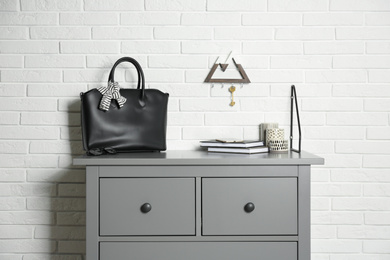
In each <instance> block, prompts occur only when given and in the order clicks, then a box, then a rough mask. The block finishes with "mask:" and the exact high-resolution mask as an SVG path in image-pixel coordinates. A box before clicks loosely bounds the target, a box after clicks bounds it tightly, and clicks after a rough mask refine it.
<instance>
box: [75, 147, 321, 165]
mask: <svg viewBox="0 0 390 260" xmlns="http://www.w3.org/2000/svg"><path fill="white" fill-rule="evenodd" d="M73 164H74V165H99V166H103V165H276V164H277V165H322V164H324V159H323V158H321V157H318V156H316V155H314V154H311V153H308V152H304V151H302V152H301V153H296V152H288V153H260V154H251V155H248V154H229V153H208V152H206V151H187V150H177V151H174V150H171V151H166V152H150V153H119V154H116V155H103V156H87V155H83V156H80V157H77V158H75V159H74V160H73Z"/></svg>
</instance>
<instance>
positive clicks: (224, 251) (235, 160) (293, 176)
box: [74, 151, 323, 260]
mask: <svg viewBox="0 0 390 260" xmlns="http://www.w3.org/2000/svg"><path fill="white" fill-rule="evenodd" d="M152 157H155V158H152ZM165 157H168V158H166V159H164V158H165ZM298 157H299V158H297V155H291V154H284V155H280V154H279V155H271V154H266V155H264V156H263V155H262V156H255V157H253V156H246V155H244V156H241V155H238V156H236V155H234V156H232V157H230V156H225V155H222V156H221V155H210V154H207V153H204V152H185V151H176V152H173V153H171V152H167V154H164V155H163V154H154V155H151V154H149V155H145V154H133V155H131V156H129V155H126V154H123V155H119V156H115V157H109V158H105V157H88V158H85V157H82V158H79V159H75V160H74V161H75V162H76V163H79V164H80V163H81V162H84V163H86V162H87V163H86V164H87V258H86V259H87V260H103V259H104V260H106V259H110V260H117V259H125V260H129V259H130V260H131V259H134V260H141V259H148V260H155V259H156V260H157V259H158V260H165V259H170V260H178V259H183V260H184V259H185V260H187V259H189V260H200V259H202V260H208V259H210V260H211V259H213V260H214V259H227V260H233V259H234V260H235V259H256V260H287V259H289V260H296V259H299V260H309V259H310V164H322V163H323V159H322V158H319V157H317V156H315V155H310V154H308V153H303V154H300V155H299V156H298ZM277 158H278V159H277ZM136 179H139V180H143V181H142V183H138V184H137V185H134V186H131V185H130V186H129V183H134V182H133V181H134V180H136ZM212 179H216V180H224V179H232V180H238V181H239V182H240V184H229V185H227V186H228V187H224V186H225V185H222V187H220V186H218V185H216V186H215V187H212V188H213V189H215V190H214V191H213V192H212V193H214V194H211V195H207V197H210V200H211V201H212V200H214V199H215V198H216V197H217V196H221V195H222V194H223V193H224V192H218V190H222V191H223V190H224V189H225V190H228V191H229V192H232V191H233V195H235V196H236V197H239V198H245V201H246V200H247V199H248V200H249V199H251V197H249V198H248V197H245V196H247V195H250V196H253V194H257V193H256V192H255V193H251V192H247V191H248V190H265V191H267V190H268V192H266V193H267V194H268V195H269V196H266V195H264V194H261V193H260V195H261V197H264V198H265V199H269V200H270V201H273V202H274V203H275V201H278V199H277V198H278V196H282V197H283V196H287V194H290V195H291V194H292V195H291V197H290V198H291V199H292V200H295V202H283V203H282V202H279V203H275V204H276V205H278V204H279V205H281V204H289V205H292V208H294V209H290V208H289V207H288V206H287V207H285V208H284V209H285V210H286V212H284V214H285V215H287V216H290V218H291V219H294V216H296V217H295V224H294V223H291V225H290V226H289V227H287V226H288V225H287V224H286V226H285V227H286V229H285V228H283V231H280V232H279V231H277V232H276V233H273V234H264V233H263V232H265V231H264V229H263V230H261V229H260V231H259V230H257V231H256V232H255V234H253V233H251V232H252V231H251V230H250V229H249V228H248V227H244V229H246V231H244V232H242V234H241V231H237V230H240V229H243V227H242V225H241V223H238V224H237V223H232V224H231V225H232V226H235V227H234V228H236V227H238V228H237V229H235V230H233V229H231V227H228V228H226V230H228V231H229V232H228V233H229V235H222V233H223V232H225V228H222V229H220V230H219V231H218V230H217V231H216V232H215V233H218V235H202V226H204V225H206V227H207V224H206V223H207V220H205V219H204V218H203V215H202V214H203V211H204V209H205V207H210V206H205V204H207V203H208V202H206V201H205V200H203V201H202V197H205V195H204V194H203V193H204V190H206V188H205V187H203V185H202V183H207V181H208V180H212ZM241 179H243V180H252V179H254V180H266V179H275V180H276V181H277V180H284V179H288V180H295V184H294V185H295V187H296V190H288V189H289V188H291V187H292V186H294V185H291V184H288V185H287V187H288V188H287V190H285V189H286V187H284V186H283V185H282V183H279V184H276V183H274V184H268V185H263V186H262V185H259V184H258V185H257V186H256V185H255V186H256V187H255V188H254V187H252V188H249V186H250V185H251V184H248V183H246V182H241V181H240V180H241ZM107 180H110V181H112V183H111V184H110V185H108V186H105V184H104V182H105V181H107ZM153 180H154V181H155V183H152V182H153ZM161 180H166V181H167V183H171V181H172V180H186V181H188V184H183V185H182V182H178V183H177V185H173V187H171V186H170V185H168V186H165V188H162V189H163V191H158V189H159V187H164V185H161ZM149 181H152V182H149ZM173 182H175V181H173ZM282 182H283V181H282ZM102 183H103V185H101V184H102ZM148 183H152V185H149V184H148ZM179 183H180V185H179ZM186 183H187V182H186ZM121 185H122V187H120V186H121ZM175 186H180V188H175ZM264 186H266V187H264ZM118 187H119V188H118ZM147 187H154V188H153V191H147V189H148V188H147ZM232 187H233V188H232ZM271 187H273V188H271ZM154 189H156V190H154ZM104 190H106V191H104ZM171 190H172V191H174V192H173V193H174V194H171V195H169V196H170V197H169V196H168V197H169V198H168V200H169V201H174V200H175V199H177V198H180V197H182V195H183V194H185V195H184V197H183V199H184V200H185V201H192V202H190V203H187V204H185V205H191V206H189V208H185V212H189V213H190V214H189V215H192V219H191V220H189V219H187V220H185V221H184V222H182V224H180V222H181V221H182V220H177V221H171V222H170V223H168V224H165V223H164V222H160V220H159V219H158V218H156V219H155V220H153V221H155V222H154V224H151V225H149V224H148V221H146V219H141V220H140V222H138V223H141V225H139V226H138V225H137V221H134V220H136V218H134V217H128V216H129V214H130V215H131V214H133V213H134V212H135V211H137V212H139V207H140V205H142V203H144V201H146V200H145V199H142V200H141V198H142V196H141V195H142V193H143V192H146V193H148V194H149V193H150V194H154V195H153V196H156V197H159V198H158V200H159V201H160V202H163V201H166V200H167V197H166V193H167V191H168V193H169V191H171ZM272 192H279V193H280V194H279V193H276V194H270V193H272ZM115 193H117V194H116V195H113V194H115ZM146 193H145V194H146ZM187 193H188V195H186V194H187ZM206 193H208V192H206ZM140 194H141V195H140ZM159 194H160V195H159ZM161 194H163V195H161ZM189 194H192V195H189ZM283 194H284V195H283ZM107 196H108V197H107ZM223 196H224V197H226V196H227V195H223ZM257 196H259V195H257ZM102 197H103V199H102ZM104 198H106V199H107V201H105V202H104V200H105V199H104ZM118 198H119V199H118ZM158 200H157V201H158ZM225 201H230V202H233V201H234V199H225ZM226 203H228V202H226ZM242 203H244V202H242ZM255 203H256V205H258V202H255ZM271 203H272V202H270V204H271ZM132 204H134V205H135V204H137V206H136V208H137V209H135V210H129V209H128V208H126V207H127V205H132ZM107 205H108V206H107ZM153 205H155V202H153V204H152V206H153ZM172 205H173V204H172V203H170V205H166V206H164V208H165V207H167V208H169V210H168V211H170V212H175V211H176V207H174V206H172ZM260 205H261V203H260ZM110 207H111V208H110ZM123 207H124V208H126V210H128V211H127V212H124V214H123V213H121V214H113V213H116V212H118V210H119V211H121V210H123V209H122V208H123ZM258 207H259V206H257V207H256V209H255V212H256V210H257V209H258ZM281 207H282V206H281ZM155 209H156V207H153V208H152V211H151V212H153V210H155ZM104 211H106V213H104V214H102V212H104ZM109 212H110V213H109ZM154 212H155V211H154ZM291 212H292V213H291ZM107 214H108V215H107ZM161 214H162V215H164V214H168V213H162V211H161V212H160V211H159V212H158V214H157V215H160V216H161ZM214 214H217V213H213V215H214ZM218 214H219V213H218ZM226 214H228V213H226V212H225V213H221V214H220V215H221V217H220V218H219V220H221V218H224V217H225V216H224V215H226ZM278 214H279V215H282V214H280V213H278ZM113 215H115V216H117V215H120V217H119V219H116V218H113V217H112V216H113ZM146 215H147V214H146ZM291 216H292V217H291ZM175 217H176V216H174V217H173V219H175ZM212 217H213V218H214V219H215V220H218V217H215V216H212ZM164 218H169V217H164ZM171 218H172V217H171ZM236 221H239V222H244V221H242V220H240V219H236ZM259 221H261V218H260V219H259ZM275 221H276V219H275ZM173 222H175V223H173ZM249 222H251V221H249ZM253 222H255V224H254V225H255V226H257V225H259V224H258V223H257V222H256V221H255V220H253ZM253 222H252V223H253ZM293 222H294V221H293ZM150 223H152V222H150ZM184 223H186V224H184ZM297 223H298V224H297ZM103 224H104V225H103ZM106 224H107V226H106ZM144 224H145V225H147V227H142V225H144ZM177 225H179V227H178V226H177ZM240 225H241V226H240ZM271 225H273V224H272V223H271ZM137 226H138V227H137ZM281 226H282V227H283V225H281ZM166 227H167V228H166ZM101 228H102V229H101ZM105 228H108V229H106V230H104V229H105ZM137 228H139V229H138V231H135V232H134V229H135V230H137ZM164 228H165V229H164ZM213 228H214V229H215V227H211V230H212V229H213ZM278 228H279V227H275V229H276V230H277V229H278ZM287 228H288V229H290V228H291V230H294V231H292V232H291V234H286V232H289V231H286V230H287ZM229 229H230V230H229ZM221 230H222V231H221ZM232 230H233V231H232ZM269 230H271V229H269ZM214 231H215V230H214ZM99 232H102V233H99ZM159 232H160V234H158V233H159ZM172 232H173V233H172ZM269 232H275V231H267V232H265V233H269ZM104 233H105V235H103V234H104ZM174 233H176V234H174ZM177 233H180V234H177ZM260 233H263V234H260ZM282 233H283V234H282ZM133 234H138V235H133ZM161 245H164V246H163V247H161ZM161 250H162V251H161ZM240 252H241V254H238V253H240ZM161 253H162V254H161Z"/></svg>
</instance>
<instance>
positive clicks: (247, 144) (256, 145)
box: [200, 139, 268, 154]
mask: <svg viewBox="0 0 390 260" xmlns="http://www.w3.org/2000/svg"><path fill="white" fill-rule="evenodd" d="M200 146H201V147H205V148H207V151H208V152H218V153H245V154H253V153H267V152H268V147H266V146H264V143H263V142H262V141H249V140H248V141H237V140H229V141H228V140H218V139H217V140H210V141H201V142H200Z"/></svg>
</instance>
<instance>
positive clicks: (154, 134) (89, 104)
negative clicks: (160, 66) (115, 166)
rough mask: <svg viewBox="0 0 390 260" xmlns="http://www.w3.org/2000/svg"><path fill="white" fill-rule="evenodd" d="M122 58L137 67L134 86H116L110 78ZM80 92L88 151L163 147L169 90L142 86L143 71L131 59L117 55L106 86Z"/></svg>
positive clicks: (117, 150) (83, 131)
mask: <svg viewBox="0 0 390 260" xmlns="http://www.w3.org/2000/svg"><path fill="white" fill-rule="evenodd" d="M125 61H126V62H130V63H132V64H133V65H134V66H135V68H136V69H137V72H138V87H137V89H120V88H119V86H118V83H116V82H115V80H114V72H115V68H116V67H117V66H118V65H119V64H120V63H122V62H125ZM80 96H81V127H82V135H83V147H84V150H86V151H87V152H88V154H93V155H99V154H101V153H102V152H103V153H104V151H108V152H109V153H112V152H114V153H115V152H135V151H163V150H166V127H167V106H168V96H169V94H167V93H163V92H161V91H160V90H157V89H145V78H144V73H143V71H142V68H141V66H140V65H139V63H138V62H137V61H136V60H135V59H133V58H130V57H123V58H120V59H119V60H118V61H116V62H115V64H114V66H113V67H112V69H111V71H110V75H109V77H108V86H107V87H101V88H97V89H92V90H90V91H87V92H85V93H81V94H80Z"/></svg>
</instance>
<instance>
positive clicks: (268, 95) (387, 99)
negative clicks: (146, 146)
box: [0, 0, 390, 260]
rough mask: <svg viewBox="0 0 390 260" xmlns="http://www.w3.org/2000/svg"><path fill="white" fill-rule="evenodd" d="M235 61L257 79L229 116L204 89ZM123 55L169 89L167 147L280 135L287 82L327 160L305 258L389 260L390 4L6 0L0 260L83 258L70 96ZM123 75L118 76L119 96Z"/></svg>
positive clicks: (80, 182) (130, 77) (81, 197)
mask: <svg viewBox="0 0 390 260" xmlns="http://www.w3.org/2000/svg"><path fill="white" fill-rule="evenodd" d="M230 51H234V56H235V57H236V59H237V61H238V62H239V63H241V64H242V65H243V67H244V69H245V70H246V72H247V74H248V76H249V78H250V80H251V81H252V83H251V84H244V85H243V86H241V85H240V84H237V85H236V87H237V89H236V92H235V93H234V98H235V101H236V105H235V106H234V107H230V106H229V103H230V93H229V92H228V88H229V87H230V84H204V83H203V81H204V79H205V78H206V76H207V74H208V72H209V69H210V68H211V66H212V65H213V64H214V62H215V60H216V58H217V57H218V56H221V59H222V60H224V57H226V56H227V54H228V53H229V52H230ZM122 56H131V57H134V58H136V59H137V60H138V61H139V62H140V64H141V65H142V67H143V68H144V71H145V77H146V87H149V88H157V89H160V90H162V91H164V92H168V93H169V94H170V100H169V108H168V111H169V112H168V113H169V114H168V129H167V139H168V140H167V142H168V149H170V150H175V149H178V150H181V149H197V148H198V143H199V140H204V139H215V138H236V139H256V138H258V137H259V132H258V126H259V124H260V123H262V122H279V124H280V125H281V126H282V127H283V128H285V129H288V126H289V109H290V107H289V104H290V103H289V102H290V99H289V94H290V85H291V84H295V85H296V87H297V93H298V102H299V108H300V112H301V123H302V133H303V149H304V150H307V151H309V152H314V153H316V154H318V155H320V156H322V157H324V158H325V165H324V166H321V167H313V171H312V259H314V260H352V259H353V260H385V259H386V260H387V259H389V258H390V235H389V234H390V174H389V169H390V163H389V162H390V148H389V147H390V88H389V83H390V1H388V0H295V1H285V0H241V1H233V0H196V1H195V0H112V1H111V0H110V1H108V0H2V1H0V112H1V113H0V114H1V116H0V155H1V156H0V260H3V259H6V260H38V259H39V260H82V259H85V256H84V254H85V242H84V241H85V223H86V219H85V171H84V169H83V168H80V167H74V166H72V158H73V157H74V156H77V155H79V154H81V153H83V150H82V144H81V139H82V136H81V131H80V130H81V129H80V101H79V93H80V92H85V91H87V90H88V89H91V88H95V87H97V86H100V85H101V84H104V83H105V82H106V80H107V77H108V73H109V69H110V68H111V66H112V64H113V63H114V62H115V61H116V60H117V59H118V58H120V57H122ZM230 64H231V66H229V69H228V71H227V72H226V74H225V75H231V76H233V77H234V76H235V75H237V73H236V71H235V70H234V69H233V68H234V66H233V65H232V63H231V62H230ZM130 68H131V67H130V66H125V65H123V66H121V68H119V69H118V71H117V74H116V77H115V78H116V79H118V81H120V82H123V83H124V84H123V85H124V86H126V87H134V85H135V82H134V81H135V79H136V73H135V70H134V69H133V68H131V69H130ZM219 75H223V74H222V72H220V74H219Z"/></svg>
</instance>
